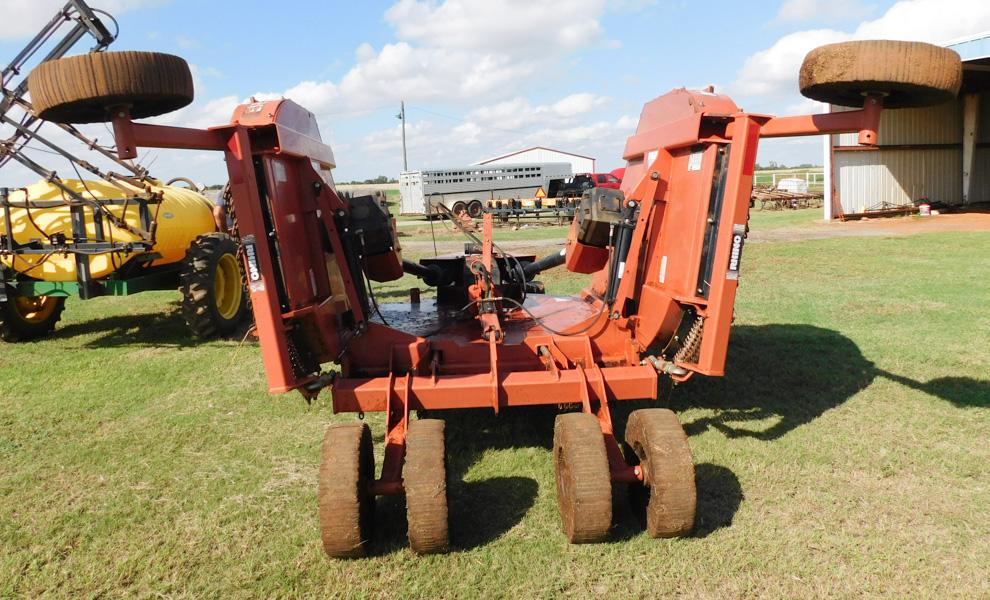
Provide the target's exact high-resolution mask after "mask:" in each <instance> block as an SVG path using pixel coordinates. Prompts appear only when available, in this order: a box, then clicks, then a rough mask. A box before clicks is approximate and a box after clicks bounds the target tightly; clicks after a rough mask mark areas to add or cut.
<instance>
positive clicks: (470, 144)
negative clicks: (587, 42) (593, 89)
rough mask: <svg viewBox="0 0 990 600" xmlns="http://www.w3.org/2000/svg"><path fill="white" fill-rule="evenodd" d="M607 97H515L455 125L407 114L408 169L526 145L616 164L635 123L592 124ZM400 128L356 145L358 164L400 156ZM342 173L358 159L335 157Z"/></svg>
mask: <svg viewBox="0 0 990 600" xmlns="http://www.w3.org/2000/svg"><path fill="white" fill-rule="evenodd" d="M608 102H609V99H608V98H603V97H600V96H595V95H593V94H573V95H570V96H566V97H564V98H561V99H559V100H556V101H554V102H549V103H546V104H533V103H531V102H530V101H529V100H528V99H527V98H524V97H516V98H512V99H509V100H505V101H502V102H497V103H494V104H490V105H486V106H481V107H479V108H477V109H475V110H473V111H471V112H470V113H468V115H467V116H466V117H465V118H464V120H463V121H461V122H459V123H443V122H440V123H438V122H436V121H435V120H434V119H433V116H432V115H427V118H423V119H420V118H417V117H418V115H417V113H416V111H415V110H412V111H410V113H411V114H410V122H409V124H408V125H407V127H406V138H407V141H408V148H409V161H410V165H411V166H412V167H414V168H437V167H442V166H445V165H452V164H464V163H467V162H473V161H475V160H481V159H483V158H486V157H488V156H494V155H497V154H502V153H506V152H511V151H515V150H519V149H520V148H526V147H530V146H538V145H539V146H550V147H555V146H557V147H561V148H563V149H566V150H568V151H572V152H578V153H584V154H588V155H589V156H597V157H600V158H601V159H602V160H603V166H606V165H611V164H612V163H615V165H617V164H618V163H619V160H620V159H619V155H620V153H621V151H622V145H623V144H624V143H625V140H626V138H627V137H628V136H629V135H631V134H632V132H633V130H634V129H635V127H636V123H637V122H638V119H636V118H635V117H633V116H628V115H626V116H622V117H620V118H618V119H615V120H610V119H591V120H589V119H588V117H590V116H593V115H594V112H595V110H597V109H599V108H601V107H603V106H605V105H606V104H607V103H608ZM399 127H400V126H399V125H398V124H397V125H395V126H391V127H388V128H387V129H382V130H379V131H375V132H373V133H371V134H369V135H367V136H365V138H364V139H363V140H362V141H361V144H360V145H359V147H360V148H361V149H362V150H363V151H364V152H365V153H366V154H365V156H363V157H360V158H361V159H365V160H367V159H369V158H370V159H372V161H374V162H378V163H380V164H391V163H392V161H394V160H395V158H396V157H398V156H399V154H400V152H401V133H400V129H399ZM338 159H339V160H340V162H341V164H340V167H341V168H343V169H347V170H351V169H353V168H355V166H356V165H352V164H350V161H352V160H356V159H358V158H357V157H345V156H342V155H341V156H338Z"/></svg>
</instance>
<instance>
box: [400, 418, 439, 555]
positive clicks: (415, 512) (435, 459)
mask: <svg viewBox="0 0 990 600" xmlns="http://www.w3.org/2000/svg"><path fill="white" fill-rule="evenodd" d="M402 473H403V474H402V478H403V483H404V485H405V488H406V518H407V520H408V522H409V546H410V547H411V548H412V551H413V552H415V553H416V554H442V553H444V552H447V551H448V550H449V549H450V526H449V520H448V512H447V449H446V443H445V441H444V422H443V421H442V420H440V419H420V420H416V421H411V422H410V423H409V431H408V432H407V433H406V464H405V466H404V467H403V470H402Z"/></svg>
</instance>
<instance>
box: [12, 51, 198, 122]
mask: <svg viewBox="0 0 990 600" xmlns="http://www.w3.org/2000/svg"><path fill="white" fill-rule="evenodd" d="M28 90H29V91H30V92H31V104H32V106H33V107H34V113H35V115H37V116H38V117H40V118H42V119H45V120H47V121H53V122H56V123H102V122H108V121H111V120H112V115H110V113H109V109H111V108H116V107H127V108H128V109H129V110H130V114H131V118H133V119H143V118H147V117H155V116H158V115H163V114H166V113H170V112H172V111H175V110H178V109H180V108H182V107H184V106H187V105H189V104H190V103H191V102H192V101H193V95H194V94H193V79H192V72H191V71H190V70H189V65H188V64H187V63H186V61H185V60H183V59H182V58H179V57H178V56H173V55H171V54H161V53H158V52H91V53H89V54H81V55H78V56H69V57H66V58H60V59H57V60H50V61H47V62H43V63H41V64H40V65H38V66H37V67H35V69H34V70H33V71H32V72H31V74H30V75H29V76H28Z"/></svg>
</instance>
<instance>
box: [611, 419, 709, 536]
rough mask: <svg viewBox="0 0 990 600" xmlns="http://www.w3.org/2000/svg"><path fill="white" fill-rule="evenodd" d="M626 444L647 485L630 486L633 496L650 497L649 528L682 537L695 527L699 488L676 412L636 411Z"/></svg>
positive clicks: (647, 515) (627, 430) (659, 533)
mask: <svg viewBox="0 0 990 600" xmlns="http://www.w3.org/2000/svg"><path fill="white" fill-rule="evenodd" d="M626 443H627V444H629V446H630V447H631V449H632V451H633V452H634V453H635V454H636V458H637V459H638V460H639V465H640V467H641V468H642V471H643V479H644V482H643V483H644V484H645V485H646V487H647V488H649V489H648V492H647V491H646V490H644V489H643V486H642V484H640V485H639V486H636V485H635V484H634V485H633V486H631V487H630V496H631V497H632V498H634V499H635V498H637V497H648V498H649V503H648V504H647V506H646V530H647V532H648V533H649V534H650V536H651V537H654V538H671V537H683V536H686V535H688V534H690V533H691V530H692V529H693V528H694V514H695V509H696V506H697V491H696V489H695V482H694V457H693V456H692V455H691V447H690V446H689V445H688V440H687V434H685V433H684V428H683V427H681V423H680V421H678V420H677V415H675V414H674V412H673V411H671V410H668V409H666V408H647V409H641V410H636V411H633V412H632V414H631V415H629V421H628V422H627V424H626Z"/></svg>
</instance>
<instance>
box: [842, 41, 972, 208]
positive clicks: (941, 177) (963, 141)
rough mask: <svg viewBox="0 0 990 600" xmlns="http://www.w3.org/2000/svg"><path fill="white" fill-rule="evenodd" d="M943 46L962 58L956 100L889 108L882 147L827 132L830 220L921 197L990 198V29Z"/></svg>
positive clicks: (883, 121) (960, 201)
mask: <svg viewBox="0 0 990 600" xmlns="http://www.w3.org/2000/svg"><path fill="white" fill-rule="evenodd" d="M944 45H945V46H947V47H949V48H952V49H953V50H955V51H956V52H958V53H959V54H960V56H961V57H962V59H963V68H964V71H963V74H964V77H963V89H962V91H961V92H960V95H959V98H958V99H957V100H955V101H952V102H948V103H946V104H943V105H940V106H935V107H930V108H920V109H905V110H891V111H884V112H883V116H882V118H881V124H880V136H879V139H878V146H877V147H876V148H864V147H863V146H859V145H858V144H857V143H856V134H845V135H835V136H829V137H828V138H826V144H825V176H826V180H825V194H826V197H825V203H824V206H825V218H826V219H833V218H841V217H843V216H844V215H852V214H857V213H863V212H868V211H874V210H880V209H883V208H894V207H899V206H907V205H911V204H912V203H916V202H918V201H921V200H928V201H929V202H943V203H945V204H950V205H962V204H973V203H977V202H990V94H986V93H984V91H985V90H990V32H985V33H983V34H980V35H977V36H973V37H970V38H966V39H963V40H956V41H953V42H949V43H947V44H944ZM832 110H835V111H837V110H847V109H844V108H841V107H833V109H832ZM848 110H851V109H848Z"/></svg>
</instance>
